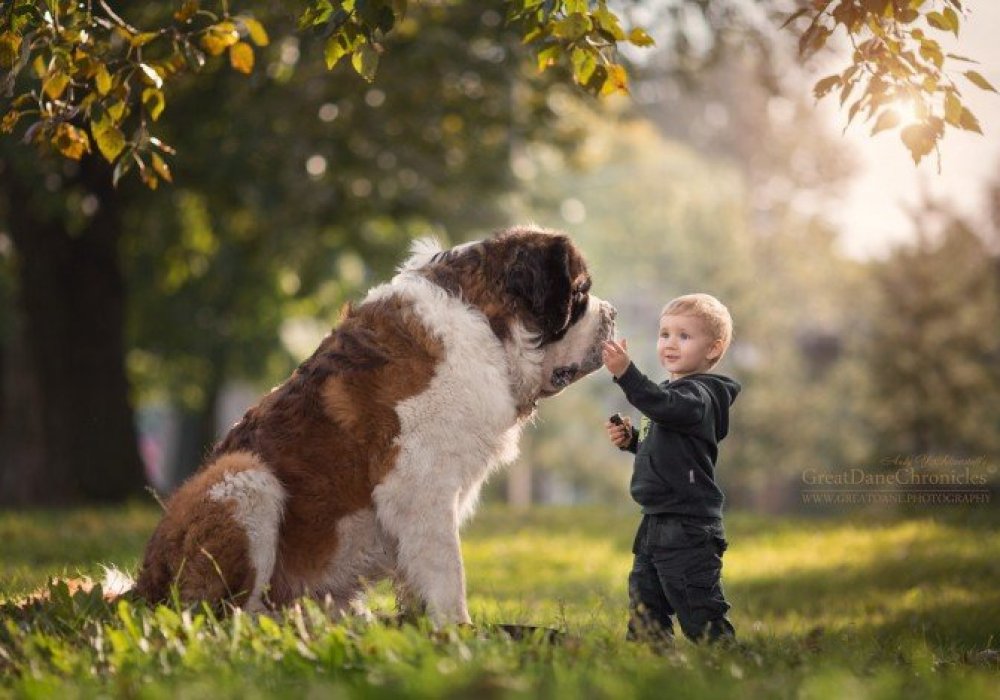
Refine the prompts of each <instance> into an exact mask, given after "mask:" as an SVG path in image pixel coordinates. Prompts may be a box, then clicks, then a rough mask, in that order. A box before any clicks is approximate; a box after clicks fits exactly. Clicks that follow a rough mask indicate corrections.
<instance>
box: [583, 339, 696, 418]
mask: <svg viewBox="0 0 1000 700" xmlns="http://www.w3.org/2000/svg"><path fill="white" fill-rule="evenodd" d="M602 359H603V360H604V366H605V367H607V368H608V371H609V372H611V373H612V374H613V375H615V379H614V381H615V383H616V384H618V386H620V387H621V388H622V391H624V392H625V398H627V399H628V401H629V403H630V404H632V405H633V406H635V407H636V408H638V409H639V410H640V411H642V413H643V414H645V415H646V416H648V417H649V419H650V420H651V421H654V422H656V423H661V424H666V425H669V424H674V425H688V424H695V423H700V422H701V421H702V419H703V418H704V417H705V409H706V407H707V404H708V401H709V399H708V397H707V396H706V395H705V393H704V392H703V391H702V390H701V388H700V387H699V386H698V385H697V384H695V383H694V382H684V383H682V384H681V385H680V386H677V387H669V386H668V387H667V388H666V389H661V388H660V387H659V386H657V385H656V383H655V382H653V381H652V380H651V379H649V377H647V376H646V375H644V374H643V373H642V372H640V371H639V368H638V367H636V366H635V364H633V363H632V361H631V359H630V358H629V356H628V345H627V343H626V342H625V340H622V342H621V343H616V342H615V341H613V340H612V341H608V342H606V343H605V344H604V348H603V352H602Z"/></svg>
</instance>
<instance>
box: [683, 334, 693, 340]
mask: <svg viewBox="0 0 1000 700" xmlns="http://www.w3.org/2000/svg"><path fill="white" fill-rule="evenodd" d="M690 337H691V336H689V335H688V334H687V333H681V338H682V339H684V340H687V339H688V338H690Z"/></svg>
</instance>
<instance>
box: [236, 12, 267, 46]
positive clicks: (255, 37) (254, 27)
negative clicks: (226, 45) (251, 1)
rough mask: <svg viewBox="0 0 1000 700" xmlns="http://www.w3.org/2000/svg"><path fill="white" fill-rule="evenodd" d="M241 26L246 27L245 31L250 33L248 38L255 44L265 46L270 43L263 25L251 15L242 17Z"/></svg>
mask: <svg viewBox="0 0 1000 700" xmlns="http://www.w3.org/2000/svg"><path fill="white" fill-rule="evenodd" d="M243 26H244V27H246V28H247V33H248V34H250V40H251V41H252V42H253V43H255V44H257V46H267V45H268V44H269V43H270V39H268V38H267V31H266V30H265V29H264V25H263V24H261V23H260V22H258V21H257V20H255V19H254V18H253V17H244V18H243Z"/></svg>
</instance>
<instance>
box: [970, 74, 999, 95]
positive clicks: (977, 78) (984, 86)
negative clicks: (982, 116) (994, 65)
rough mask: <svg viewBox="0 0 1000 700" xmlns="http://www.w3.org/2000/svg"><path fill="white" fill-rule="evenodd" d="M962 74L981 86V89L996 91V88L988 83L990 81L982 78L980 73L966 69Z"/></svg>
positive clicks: (977, 85)
mask: <svg viewBox="0 0 1000 700" xmlns="http://www.w3.org/2000/svg"><path fill="white" fill-rule="evenodd" d="M962 75H964V76H965V77H966V78H968V79H969V82H971V83H972V84H973V85H975V86H976V87H979V88H982V89H983V90H989V91H990V92H996V91H997V89H996V88H995V87H993V86H992V85H990V81H988V80H987V79H986V78H984V77H983V76H982V75H981V74H979V73H977V72H976V71H974V70H967V71H965V72H964V73H963V74H962Z"/></svg>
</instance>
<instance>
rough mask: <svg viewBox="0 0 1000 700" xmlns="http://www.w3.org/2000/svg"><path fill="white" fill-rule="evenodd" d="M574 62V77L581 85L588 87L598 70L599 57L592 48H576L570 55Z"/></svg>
mask: <svg viewBox="0 0 1000 700" xmlns="http://www.w3.org/2000/svg"><path fill="white" fill-rule="evenodd" d="M570 57H571V60H572V61H573V77H574V78H575V79H576V82H577V83H579V84H580V85H586V84H587V82H588V81H589V80H590V78H591V76H592V75H593V74H594V69H595V68H597V57H596V56H595V51H594V50H593V49H592V48H591V47H582V46H576V47H574V48H573V52H572V54H571V55H570Z"/></svg>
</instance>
